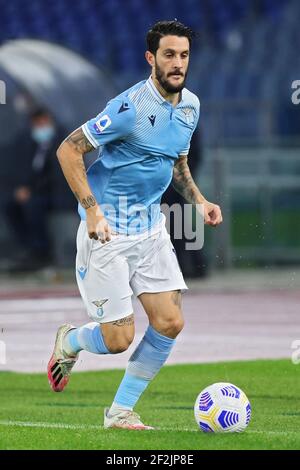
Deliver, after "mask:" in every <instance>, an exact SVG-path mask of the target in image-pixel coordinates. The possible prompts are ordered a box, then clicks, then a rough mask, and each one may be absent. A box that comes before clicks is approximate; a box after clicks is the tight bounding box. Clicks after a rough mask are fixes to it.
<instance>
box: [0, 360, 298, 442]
mask: <svg viewBox="0 0 300 470" xmlns="http://www.w3.org/2000/svg"><path fill="white" fill-rule="evenodd" d="M299 374H300V365H299V366H296V365H293V364H292V363H291V361H288V360H272V361H244V362H226V363H217V364H198V365H178V366H166V367H164V368H163V369H162V371H161V372H160V373H159V375H158V376H157V377H156V379H155V380H154V381H153V383H152V384H151V385H150V386H149V388H148V390H147V391H146V392H145V394H144V395H143V397H142V398H141V400H140V402H139V404H138V406H137V408H136V411H137V412H138V413H139V414H140V415H141V417H142V420H143V421H144V422H145V423H146V424H151V425H153V426H156V427H157V428H159V429H157V430H155V431H125V430H113V429H112V430H104V429H103V428H102V425H103V416H102V415H103V408H104V407H105V406H107V405H109V404H110V403H111V401H112V399H113V397H114V394H115V391H116V389H117V387H118V384H119V382H120V380H121V378H122V376H123V371H121V370H113V371H100V372H85V373H73V374H72V377H71V381H70V384H69V386H68V388H67V389H66V390H65V391H64V392H63V393H57V394H55V393H53V392H51V391H50V389H49V387H48V383H47V377H46V374H45V375H43V374H16V373H10V372H1V373H0V381H1V382H0V383H1V387H0V398H1V408H0V410H1V411H0V448H1V449H106V450H121V449H128V450H132V449H138V450H141V449H151V450H166V449H170V450H171V449H178V450H183V449H186V450H198V449H199V450H200V449H300V426H299V422H300V375H299ZM220 381H224V382H232V383H234V384H235V385H237V386H239V387H241V388H242V389H243V390H244V391H245V393H246V394H247V395H248V398H249V399H250V402H251V405H252V419H251V422H250V425H249V427H248V428H247V430H246V432H244V433H242V434H204V433H202V432H201V431H199V430H198V429H197V425H196V423H195V421H194V415H193V406H194V401H195V398H196V396H197V395H198V393H199V392H200V391H201V390H202V389H203V388H204V387H206V386H208V385H210V384H212V383H214V382H220Z"/></svg>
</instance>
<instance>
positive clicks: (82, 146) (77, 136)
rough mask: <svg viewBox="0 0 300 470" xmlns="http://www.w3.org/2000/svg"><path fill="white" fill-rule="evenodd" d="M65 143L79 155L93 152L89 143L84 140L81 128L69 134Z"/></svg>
mask: <svg viewBox="0 0 300 470" xmlns="http://www.w3.org/2000/svg"><path fill="white" fill-rule="evenodd" d="M65 142H68V143H69V144H70V145H71V146H72V147H73V148H74V149H75V150H77V151H78V152H79V153H81V154H84V153H88V152H91V151H92V150H95V148H94V147H93V145H92V144H91V143H90V141H89V140H88V139H87V138H86V136H85V135H84V133H83V130H82V129H81V127H79V128H78V129H76V130H75V131H74V132H72V134H70V135H69V136H68V137H67V138H66V140H65Z"/></svg>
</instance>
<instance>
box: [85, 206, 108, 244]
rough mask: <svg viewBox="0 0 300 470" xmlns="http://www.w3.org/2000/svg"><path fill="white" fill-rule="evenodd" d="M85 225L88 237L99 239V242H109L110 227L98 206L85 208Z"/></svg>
mask: <svg viewBox="0 0 300 470" xmlns="http://www.w3.org/2000/svg"><path fill="white" fill-rule="evenodd" d="M86 225H87V230H88V234H89V237H90V238H94V240H100V241H101V243H105V242H109V241H110V240H111V234H112V231H111V228H110V226H109V224H108V222H107V220H106V218H105V217H104V215H103V213H102V212H101V210H100V208H99V206H97V207H95V208H94V207H93V208H90V209H87V211H86Z"/></svg>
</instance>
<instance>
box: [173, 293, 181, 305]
mask: <svg viewBox="0 0 300 470" xmlns="http://www.w3.org/2000/svg"><path fill="white" fill-rule="evenodd" d="M171 299H172V301H173V304H174V305H176V306H177V307H179V308H180V307H181V291H180V290H175V291H174V292H172V296H171Z"/></svg>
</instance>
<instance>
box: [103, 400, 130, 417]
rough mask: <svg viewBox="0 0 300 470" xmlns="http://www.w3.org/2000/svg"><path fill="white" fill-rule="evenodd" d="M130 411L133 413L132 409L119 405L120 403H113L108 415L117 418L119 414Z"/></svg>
mask: <svg viewBox="0 0 300 470" xmlns="http://www.w3.org/2000/svg"><path fill="white" fill-rule="evenodd" d="M128 410H130V411H132V408H129V407H127V406H122V405H118V403H115V402H113V404H112V405H111V407H110V409H109V412H108V414H109V415H110V416H116V415H118V414H119V413H123V411H128Z"/></svg>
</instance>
